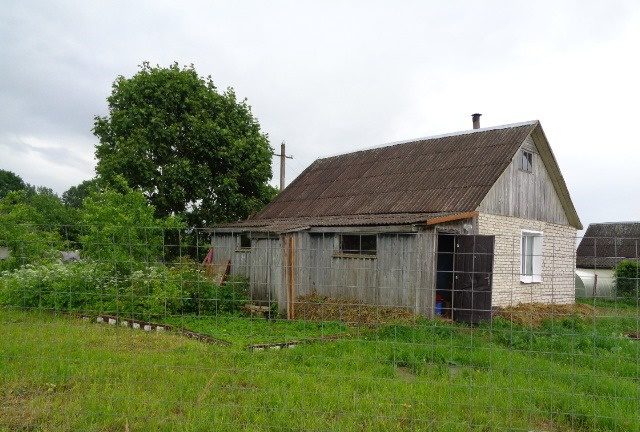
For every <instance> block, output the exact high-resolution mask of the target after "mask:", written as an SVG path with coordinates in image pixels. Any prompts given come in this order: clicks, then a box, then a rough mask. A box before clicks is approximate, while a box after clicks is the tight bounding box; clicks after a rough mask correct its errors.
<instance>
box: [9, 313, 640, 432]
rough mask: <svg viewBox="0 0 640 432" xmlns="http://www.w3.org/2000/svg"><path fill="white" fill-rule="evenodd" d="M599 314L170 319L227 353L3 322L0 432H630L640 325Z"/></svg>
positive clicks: (134, 336)
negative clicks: (266, 346)
mask: <svg viewBox="0 0 640 432" xmlns="http://www.w3.org/2000/svg"><path fill="white" fill-rule="evenodd" d="M603 311H604V312H606V313H602V314H600V315H599V316H598V317H597V318H595V319H591V320H581V319H578V318H565V319H561V320H554V321H553V322H547V323H545V324H544V325H543V326H541V327H539V328H526V327H521V326H516V325H513V324H512V323H510V322H508V321H505V320H502V319H497V320H495V321H494V322H493V323H491V324H490V325H489V324H487V325H483V326H480V327H476V328H469V327H465V326H461V325H451V324H446V323H442V322H438V321H429V320H421V321H419V322H418V323H416V324H415V325H411V326H409V325H387V326H383V327H380V328H377V329H357V328H356V329H354V328H346V327H344V326H343V325H342V324H338V323H324V324H313V323H303V322H268V321H263V320H255V319H253V320H250V319H247V318H240V317H215V318H207V319H201V318H187V317H176V318H174V319H173V323H174V324H180V323H181V324H183V325H185V326H186V327H189V328H191V329H192V330H196V331H200V332H203V333H208V334H211V335H212V336H215V337H220V338H222V339H227V340H229V341H231V342H232V345H231V346H230V347H223V346H215V345H207V344H203V343H200V342H197V341H193V340H189V339H186V338H183V337H181V336H178V335H175V334H171V333H165V334H162V333H151V334H149V333H143V332H141V331H135V330H131V329H127V328H120V327H113V326H107V325H98V324H93V323H88V322H83V321H81V320H78V319H77V318H71V317H65V316H53V315H52V314H47V313H38V312H20V311H13V310H0V332H1V333H0V430H7V431H13V430H55V431H80V430H81V431H124V430H130V431H156V430H167V431H168V430H180V431H210V430H215V431H238V430H251V431H267V430H269V431H271V430H273V431H281V430H284V431H310V430H311V431H312V430H322V431H352V430H356V431H359V430H363V431H364V430H391V431H413V430H425V431H427V430H428V431H432V430H435V431H469V430H472V431H498V430H499V431H512V430H522V431H529V430H536V431H570V430H574V431H605V430H616V431H638V430H640V414H639V413H640V342H637V341H631V340H629V339H628V338H626V337H624V336H623V333H624V332H627V331H637V330H638V326H639V316H638V311H637V309H636V310H635V314H634V313H633V312H634V310H632V309H625V312H624V313H621V314H618V313H617V312H618V311H619V309H617V308H610V309H606V310H605V309H603ZM176 321H178V322H176ZM343 333H349V334H350V337H349V338H346V339H340V340H337V341H334V342H318V343H311V344H306V345H300V346H298V347H296V348H294V349H286V350H277V351H262V352H249V351H248V350H247V349H246V345H247V344H249V343H259V342H267V341H269V342H270V341H284V340H290V339H299V338H308V337H315V336H319V335H329V334H343Z"/></svg>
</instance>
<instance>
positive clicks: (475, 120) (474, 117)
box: [471, 113, 482, 129]
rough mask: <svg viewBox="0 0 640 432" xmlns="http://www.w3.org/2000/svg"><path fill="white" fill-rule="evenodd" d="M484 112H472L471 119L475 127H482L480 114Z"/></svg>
mask: <svg viewBox="0 0 640 432" xmlns="http://www.w3.org/2000/svg"><path fill="white" fill-rule="evenodd" d="M481 115H482V114H478V113H475V114H471V120H472V121H473V128H474V129H480V116H481Z"/></svg>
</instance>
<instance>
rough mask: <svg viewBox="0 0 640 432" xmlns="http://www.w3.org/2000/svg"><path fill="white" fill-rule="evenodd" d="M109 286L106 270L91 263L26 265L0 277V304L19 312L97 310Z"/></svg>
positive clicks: (109, 278) (111, 282)
mask: <svg viewBox="0 0 640 432" xmlns="http://www.w3.org/2000/svg"><path fill="white" fill-rule="evenodd" d="M113 282H114V281H113V278H112V274H111V272H110V271H109V269H107V268H105V267H103V266H99V265H97V264H95V263H70V264H61V263H56V262H52V263H46V264H39V265H33V264H27V265H25V266H22V267H20V268H19V269H17V270H14V271H5V272H2V273H1V274H0V303H1V304H3V305H9V306H15V307H20V308H46V309H54V310H67V311H73V310H86V309H96V310H97V309H99V308H100V307H101V306H102V304H103V303H104V301H105V291H107V290H108V289H109V287H110V285H112V284H113Z"/></svg>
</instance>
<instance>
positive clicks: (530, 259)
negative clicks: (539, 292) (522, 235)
mask: <svg viewBox="0 0 640 432" xmlns="http://www.w3.org/2000/svg"><path fill="white" fill-rule="evenodd" d="M527 239H528V241H527V261H526V262H527V267H526V268H525V274H526V275H527V276H531V275H533V241H534V240H533V239H534V237H533V236H527Z"/></svg>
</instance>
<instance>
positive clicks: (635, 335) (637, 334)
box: [627, 332, 640, 341]
mask: <svg viewBox="0 0 640 432" xmlns="http://www.w3.org/2000/svg"><path fill="white" fill-rule="evenodd" d="M627 337H628V338H629V339H633V340H637V341H640V332H630V333H627Z"/></svg>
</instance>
